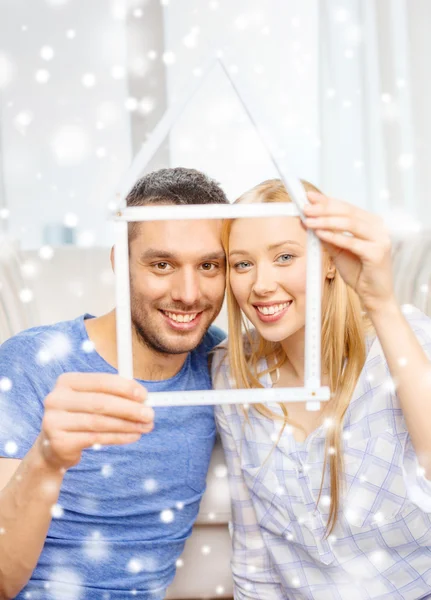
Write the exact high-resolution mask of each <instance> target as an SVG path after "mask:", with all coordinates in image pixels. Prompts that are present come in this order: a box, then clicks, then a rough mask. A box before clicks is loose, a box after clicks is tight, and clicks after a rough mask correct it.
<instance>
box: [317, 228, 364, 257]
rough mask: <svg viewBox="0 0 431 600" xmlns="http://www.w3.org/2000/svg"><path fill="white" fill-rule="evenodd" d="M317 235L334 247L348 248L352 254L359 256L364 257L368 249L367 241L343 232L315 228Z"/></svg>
mask: <svg viewBox="0 0 431 600" xmlns="http://www.w3.org/2000/svg"><path fill="white" fill-rule="evenodd" d="M315 233H316V235H317V237H318V238H319V239H321V240H322V241H324V242H327V243H328V244H331V245H332V246H335V247H336V248H342V249H343V250H349V251H350V252H352V254H355V255H356V256H359V257H361V258H363V257H365V256H366V254H367V250H368V249H369V245H370V244H369V242H367V241H364V240H361V239H359V238H357V237H353V236H349V235H344V234H343V233H335V232H333V231H327V230H326V229H323V230H322V229H317V230H316V231H315Z"/></svg>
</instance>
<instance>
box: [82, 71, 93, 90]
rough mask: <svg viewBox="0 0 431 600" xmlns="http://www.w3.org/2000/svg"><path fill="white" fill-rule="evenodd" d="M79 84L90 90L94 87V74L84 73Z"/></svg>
mask: <svg viewBox="0 0 431 600" xmlns="http://www.w3.org/2000/svg"><path fill="white" fill-rule="evenodd" d="M81 83H82V85H83V86H84V87H86V88H92V87H94V86H95V85H96V76H95V75H94V73H85V74H84V75H83V76H82V79H81Z"/></svg>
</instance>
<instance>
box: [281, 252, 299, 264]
mask: <svg viewBox="0 0 431 600" xmlns="http://www.w3.org/2000/svg"><path fill="white" fill-rule="evenodd" d="M292 258H295V257H294V256H293V254H282V255H281V256H279V257H278V259H277V260H279V261H280V262H282V263H287V262H290V261H291V260H292Z"/></svg>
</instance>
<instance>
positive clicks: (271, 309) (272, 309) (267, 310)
mask: <svg viewBox="0 0 431 600" xmlns="http://www.w3.org/2000/svg"><path fill="white" fill-rule="evenodd" d="M289 304H292V301H291V300H290V301H289V302H283V304H273V305H272V306H256V308H257V310H258V311H259V312H260V313H262V314H263V315H275V314H277V313H279V312H281V311H282V310H284V309H285V308H287V307H288V306H289Z"/></svg>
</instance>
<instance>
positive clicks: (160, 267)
mask: <svg viewBox="0 0 431 600" xmlns="http://www.w3.org/2000/svg"><path fill="white" fill-rule="evenodd" d="M154 266H155V267H156V269H158V270H159V271H166V270H167V268H168V267H169V263H167V262H158V263H156V264H155V265H154Z"/></svg>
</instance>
